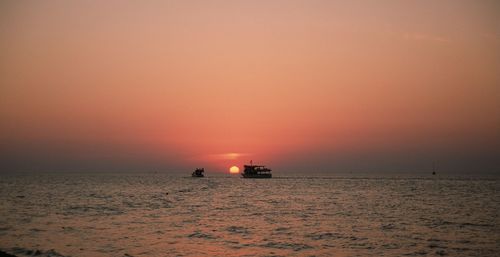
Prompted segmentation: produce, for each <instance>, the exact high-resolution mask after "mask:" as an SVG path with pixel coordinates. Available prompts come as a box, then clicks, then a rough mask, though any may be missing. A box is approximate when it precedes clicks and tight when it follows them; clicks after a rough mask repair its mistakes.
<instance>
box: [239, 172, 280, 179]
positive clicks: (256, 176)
mask: <svg viewBox="0 0 500 257" xmlns="http://www.w3.org/2000/svg"><path fill="white" fill-rule="evenodd" d="M241 176H242V177H243V178H272V177H273V175H272V174H252V175H250V174H244V173H243V174H241Z"/></svg>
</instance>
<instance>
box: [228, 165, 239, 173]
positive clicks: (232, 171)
mask: <svg viewBox="0 0 500 257" xmlns="http://www.w3.org/2000/svg"><path fill="white" fill-rule="evenodd" d="M239 172H240V168H238V166H232V167H231V168H229V173H231V174H236V173H239Z"/></svg>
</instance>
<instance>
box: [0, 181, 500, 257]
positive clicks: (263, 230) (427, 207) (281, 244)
mask: <svg viewBox="0 0 500 257" xmlns="http://www.w3.org/2000/svg"><path fill="white" fill-rule="evenodd" d="M499 192H500V181H499V180H496V179H488V180H486V179H449V178H424V179H422V178H398V179H395V178H349V177H340V178H339V177H328V176H326V177H306V176H303V177H301V176H297V177H276V178H273V179H241V178H239V177H235V176H216V177H206V178H191V177H186V176H180V175H169V174H162V173H143V174H139V173H133V174H129V173H120V174H118V173H116V174H115V173H104V174H98V173H91V174H64V173H63V174H60V173H54V174H52V173H51V174H9V175H7V174H3V175H0V251H2V252H6V253H10V254H14V255H16V256H84V257H86V256H332V255H335V256H426V255H427V256H442V255H449V256H499V255H500V216H499V214H500V197H499Z"/></svg>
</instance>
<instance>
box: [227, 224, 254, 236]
mask: <svg viewBox="0 0 500 257" xmlns="http://www.w3.org/2000/svg"><path fill="white" fill-rule="evenodd" d="M226 230H227V231H229V232H230V233H234V234H245V235H247V234H249V232H248V229H247V228H245V227H239V226H230V227H228V228H227V229H226Z"/></svg>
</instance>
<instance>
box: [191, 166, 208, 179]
mask: <svg viewBox="0 0 500 257" xmlns="http://www.w3.org/2000/svg"><path fill="white" fill-rule="evenodd" d="M204 172H205V169H204V168H198V169H196V170H194V171H193V173H191V177H197V178H202V177H205V175H204V174H203V173H204Z"/></svg>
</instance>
